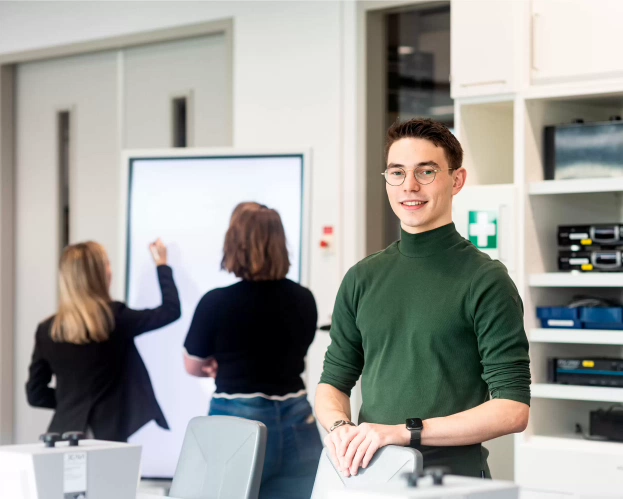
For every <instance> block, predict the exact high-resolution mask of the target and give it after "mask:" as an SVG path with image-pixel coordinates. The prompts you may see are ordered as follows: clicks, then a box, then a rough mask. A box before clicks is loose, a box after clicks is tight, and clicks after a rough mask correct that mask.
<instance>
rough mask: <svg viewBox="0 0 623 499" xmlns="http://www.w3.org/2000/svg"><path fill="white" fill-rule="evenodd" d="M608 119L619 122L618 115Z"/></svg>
mask: <svg viewBox="0 0 623 499" xmlns="http://www.w3.org/2000/svg"><path fill="white" fill-rule="evenodd" d="M608 119H609V120H610V121H621V117H620V116H619V115H614V116H610V118H608Z"/></svg>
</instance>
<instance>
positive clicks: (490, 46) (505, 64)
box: [450, 0, 523, 98]
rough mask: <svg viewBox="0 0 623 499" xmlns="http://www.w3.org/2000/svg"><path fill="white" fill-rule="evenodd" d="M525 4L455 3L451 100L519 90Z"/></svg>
mask: <svg viewBox="0 0 623 499" xmlns="http://www.w3.org/2000/svg"><path fill="white" fill-rule="evenodd" d="M522 5H523V2H520V1H505V0H504V1H503V0H452V4H451V16H450V17H451V36H450V40H451V45H452V49H451V50H452V52H451V53H452V57H451V74H452V88H451V91H452V97H453V98H458V97H470V96H476V95H487V94H501V93H508V92H513V91H515V89H516V86H517V85H516V78H517V72H516V70H515V68H516V67H517V57H516V44H517V43H518V36H517V34H518V32H519V31H520V26H519V25H518V20H519V13H520V12H519V11H520V10H521V8H522Z"/></svg>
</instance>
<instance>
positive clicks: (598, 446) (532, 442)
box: [519, 434, 623, 455]
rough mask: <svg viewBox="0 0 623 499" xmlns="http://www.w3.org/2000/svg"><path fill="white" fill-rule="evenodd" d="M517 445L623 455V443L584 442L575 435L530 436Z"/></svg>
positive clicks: (579, 436)
mask: <svg viewBox="0 0 623 499" xmlns="http://www.w3.org/2000/svg"><path fill="white" fill-rule="evenodd" d="M519 445H521V446H522V447H523V446H526V447H531V448H540V449H559V450H567V451H582V452H598V453H600V454H604V453H608V454H609V453H612V454H616V455H621V454H623V443H621V442H609V441H605V442H601V441H598V440H586V439H585V438H582V436H581V435H576V434H569V435H557V436H545V435H531V436H529V437H527V438H526V439H525V440H524V441H523V442H521V443H520V444H519Z"/></svg>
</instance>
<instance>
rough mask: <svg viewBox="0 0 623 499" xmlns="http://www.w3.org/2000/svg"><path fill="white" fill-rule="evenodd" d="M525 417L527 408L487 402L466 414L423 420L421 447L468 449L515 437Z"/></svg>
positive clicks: (519, 405)
mask: <svg viewBox="0 0 623 499" xmlns="http://www.w3.org/2000/svg"><path fill="white" fill-rule="evenodd" d="M529 414H530V408H529V407H528V406H527V405H526V404H522V403H521V402H515V401H514V400H502V399H494V400H489V401H488V402H485V403H484V404H482V405H479V406H478V407H474V408H473V409H469V410H467V411H463V412H459V413H457V414H453V415H451V416H446V417H443V418H432V419H427V420H425V421H424V430H423V431H422V445H432V446H443V447H446V446H459V445H472V444H479V443H482V442H486V441H487V440H492V439H494V438H497V437H501V436H502V435H508V434H510V433H519V432H521V431H523V430H524V429H525V428H526V425H527V424H528V417H529ZM407 433H408V432H407Z"/></svg>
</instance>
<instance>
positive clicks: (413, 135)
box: [385, 118, 463, 170]
mask: <svg viewBox="0 0 623 499" xmlns="http://www.w3.org/2000/svg"><path fill="white" fill-rule="evenodd" d="M400 139H424V140H428V141H429V142H432V143H433V144H435V146H437V147H441V148H442V149H443V150H444V152H445V154H446V160H447V161H448V166H449V168H450V170H458V169H459V168H461V166H462V165H463V148H462V147H461V144H460V143H459V141H458V139H457V138H456V137H455V136H454V134H453V133H452V132H451V131H450V130H449V128H448V127H447V126H446V125H444V124H443V123H439V122H437V121H433V120H429V119H424V118H414V119H412V120H408V121H403V122H400V121H396V122H395V123H394V124H393V125H392V126H390V127H389V129H388V130H387V137H386V140H385V161H387V155H388V153H389V148H390V147H391V146H392V144H393V143H394V142H396V141H397V140H400Z"/></svg>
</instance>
